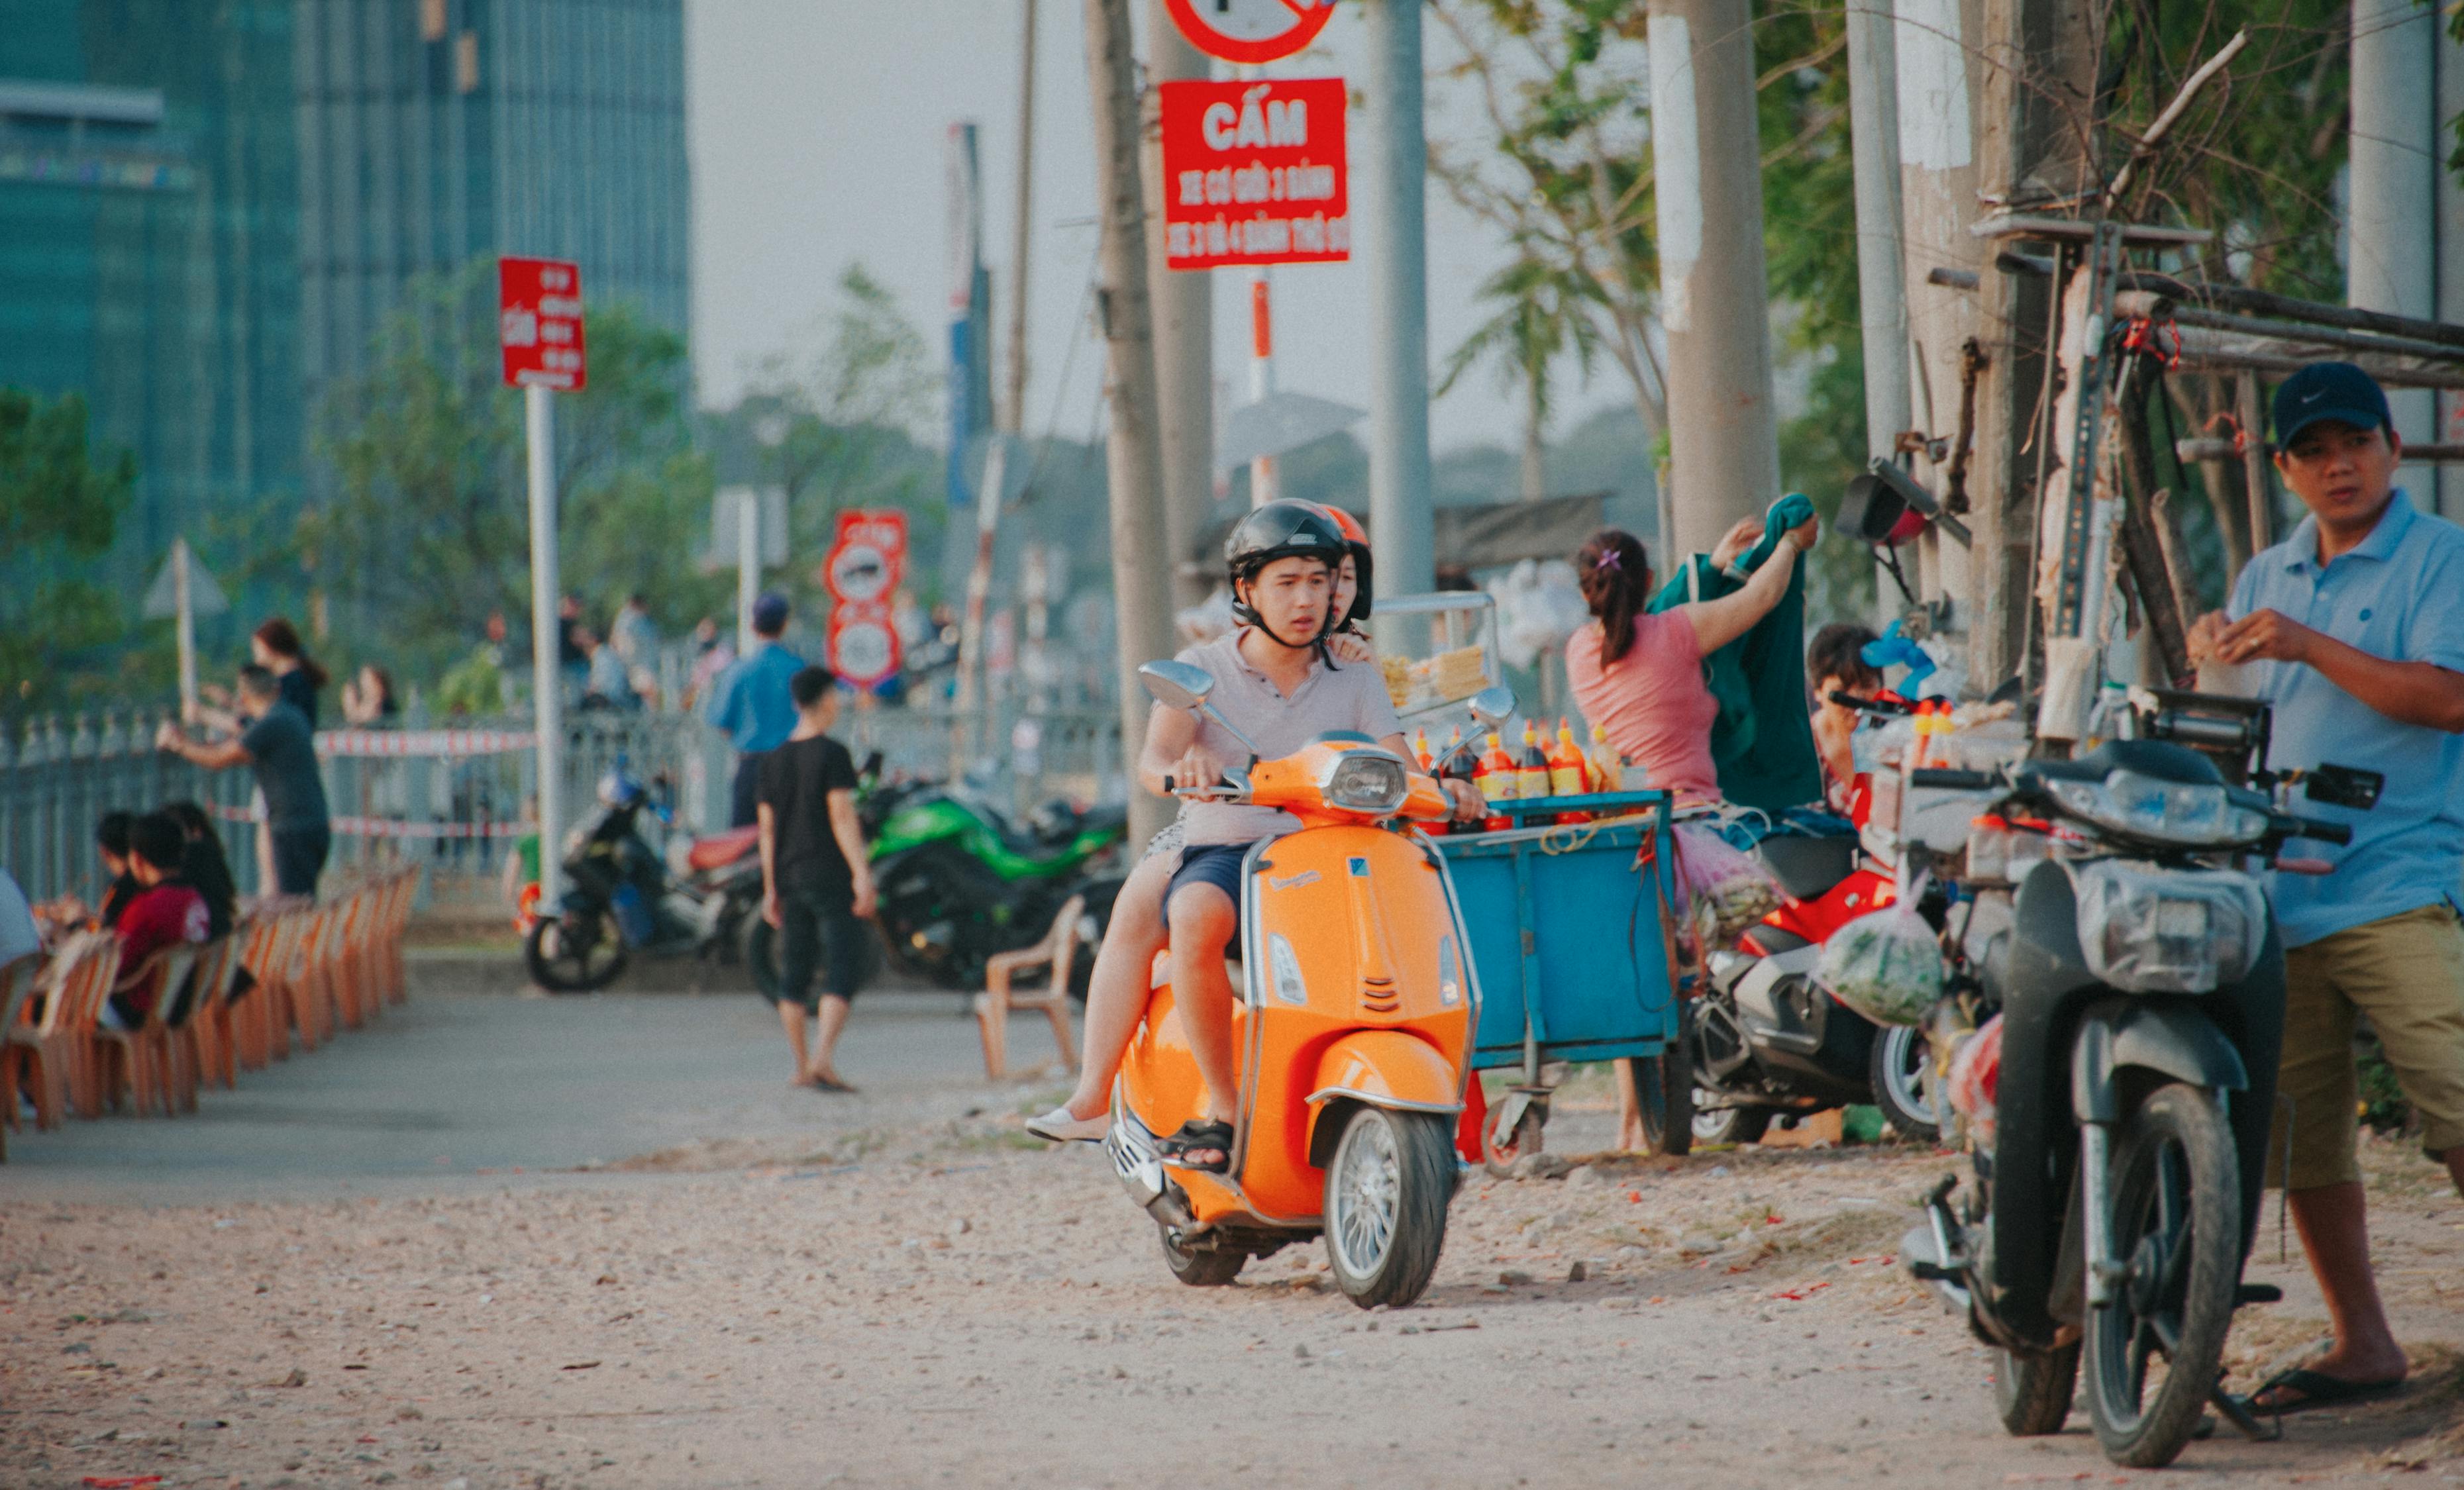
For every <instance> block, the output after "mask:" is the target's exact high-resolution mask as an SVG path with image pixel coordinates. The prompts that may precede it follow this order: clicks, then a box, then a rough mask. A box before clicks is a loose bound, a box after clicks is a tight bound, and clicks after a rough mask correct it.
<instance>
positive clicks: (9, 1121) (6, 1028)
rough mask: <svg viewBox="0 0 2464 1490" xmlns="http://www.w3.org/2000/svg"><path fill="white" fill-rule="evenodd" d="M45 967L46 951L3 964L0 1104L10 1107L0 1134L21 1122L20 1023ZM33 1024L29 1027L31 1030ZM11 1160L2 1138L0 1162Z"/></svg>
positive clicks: (0, 981)
mask: <svg viewBox="0 0 2464 1490" xmlns="http://www.w3.org/2000/svg"><path fill="white" fill-rule="evenodd" d="M42 970H43V954H42V953H39V952H30V953H26V954H25V955H24V956H22V957H19V958H17V959H16V960H15V961H13V962H11V963H10V964H9V965H8V966H6V967H0V1104H6V1105H7V1107H8V1110H7V1111H6V1112H0V1134H5V1133H7V1132H8V1130H9V1129H10V1128H15V1127H16V1126H17V1124H18V1121H19V1119H18V1117H17V1072H18V1067H19V1066H20V1065H21V1064H22V1063H24V1060H25V1058H24V1056H23V1055H22V1054H21V1053H20V1050H21V1047H20V1046H19V1045H18V1043H17V1040H16V1033H17V1026H18V1025H19V1024H20V1023H21V1022H22V1021H23V1019H24V1016H25V1013H26V1010H27V1008H28V1006H29V1005H30V1004H31V1003H32V1002H33V993H34V979H35V977H36V975H39V974H40V973H41V972H42ZM31 1032H32V1027H31V1026H29V1033H31ZM8 1162H9V1140H8V1139H7V1138H6V1137H0V1164H6V1163H8Z"/></svg>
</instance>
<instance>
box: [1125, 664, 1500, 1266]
mask: <svg viewBox="0 0 2464 1490" xmlns="http://www.w3.org/2000/svg"><path fill="white" fill-rule="evenodd" d="M1138 670H1139V675H1140V677H1141V678H1143V679H1144V680H1145V682H1146V686H1147V690H1148V691H1149V692H1151V693H1153V694H1154V695H1155V698H1156V699H1157V700H1159V701H1160V702H1162V703H1164V704H1165V705H1167V706H1168V707H1171V708H1176V709H1185V710H1190V711H1193V712H1208V713H1210V714H1213V711H1212V710H1210V709H1209V708H1208V706H1207V704H1206V697H1207V694H1208V692H1209V691H1210V690H1212V689H1213V687H1214V680H1213V679H1212V678H1210V677H1209V676H1208V675H1207V674H1206V672H1205V671H1204V670H1203V669H1201V668H1194V667H1190V666H1189V665H1187V664H1184V663H1164V662H1158V663H1149V664H1147V665H1146V666H1145V667H1143V668H1140V669H1138ZM1511 708H1512V703H1511V700H1510V699H1509V700H1507V708H1506V709H1504V710H1500V711H1498V712H1500V713H1501V714H1502V713H1504V712H1508V711H1510V710H1511ZM1213 716H1214V717H1215V718H1216V720H1217V722H1218V723H1222V724H1224V727H1225V728H1226V729H1230V728H1231V726H1230V725H1229V724H1228V723H1226V722H1225V721H1223V719H1222V717H1221V714H1213ZM1232 733H1233V734H1234V735H1235V737H1236V738H1237V737H1240V732H1239V731H1237V730H1234V731H1233V732H1232ZM1243 743H1244V744H1245V743H1246V741H1245V740H1244V741H1243ZM1254 755H1255V753H1254V749H1253V751H1252V761H1251V764H1250V765H1249V767H1248V768H1247V769H1246V770H1245V771H1237V772H1234V773H1232V774H1230V775H1229V776H1227V778H1225V780H1224V781H1223V782H1222V783H1221V784H1219V785H1201V784H1200V783H1195V782H1192V783H1182V785H1181V795H1183V796H1187V797H1200V796H1203V797H1209V798H1212V799H1214V800H1225V801H1240V802H1249V803H1254V804H1256V805H1259V806H1268V807H1279V808H1282V809H1284V810H1285V811H1287V812H1289V813H1291V814H1293V815H1294V816H1295V817H1297V818H1299V819H1300V822H1301V826H1300V827H1299V828H1298V829H1297V830H1295V831H1293V832H1290V833H1287V834H1285V835H1283V836H1281V837H1278V838H1272V839H1266V840H1263V841H1261V842H1260V843H1258V844H1255V845H1254V846H1252V847H1251V848H1250V849H1249V851H1248V854H1247V857H1246V858H1245V859H1244V860H1243V865H1242V884H1243V891H1242V902H1243V915H1242V930H1241V939H1240V942H1239V944H1238V945H1237V946H1236V947H1234V948H1232V949H1230V951H1231V952H1232V953H1233V955H1234V956H1235V957H1236V958H1237V959H1238V961H1239V963H1240V965H1241V969H1242V972H1241V975H1240V977H1239V979H1238V980H1237V983H1236V994H1237V997H1236V998H1235V1001H1234V1007H1233V1011H1232V1030H1233V1040H1234V1041H1235V1045H1236V1048H1237V1049H1238V1050H1239V1051H1240V1052H1241V1058H1240V1065H1241V1073H1240V1074H1241V1092H1242V1099H1241V1107H1240V1111H1239V1113H1238V1114H1237V1116H1236V1118H1235V1123H1234V1126H1235V1128H1236V1130H1237V1132H1238V1135H1239V1136H1238V1137H1237V1139H1236V1140H1235V1142H1234V1146H1233V1152H1232V1154H1231V1161H1232V1162H1231V1166H1230V1168H1229V1170H1228V1171H1227V1172H1224V1173H1221V1174H1215V1173H1208V1172H1200V1171H1197V1170H1190V1169H1178V1168H1174V1169H1168V1168H1166V1167H1165V1166H1164V1164H1163V1163H1162V1161H1161V1160H1160V1158H1158V1156H1157V1155H1156V1152H1155V1135H1157V1134H1159V1133H1171V1132H1174V1131H1175V1130H1177V1128H1179V1127H1180V1126H1181V1124H1182V1123H1184V1122H1185V1121H1187V1120H1188V1119H1190V1118H1192V1117H1193V1116H1195V1115H1196V1114H1197V1112H1198V1109H1199V1104H1200V1102H1201V1101H1202V1098H1203V1095H1204V1086H1203V1084H1202V1083H1201V1081H1200V1080H1199V1074H1198V1066H1197V1063H1196V1061H1195V1059H1194V1058H1193V1057H1192V1055H1191V1053H1190V1048H1189V1041H1188V1037H1187V1035H1186V1033H1185V1032H1184V1031H1183V1029H1182V1027H1181V1023H1180V1020H1179V1019H1178V1018H1177V1008H1176V1002H1175V990H1174V989H1173V987H1172V985H1171V983H1170V980H1169V973H1168V971H1167V970H1168V969H1169V967H1170V962H1169V960H1168V959H1169V953H1166V954H1165V955H1164V956H1161V957H1158V958H1157V960H1156V964H1155V967H1156V975H1155V984H1154V993H1153V994H1152V995H1151V996H1150V999H1149V1002H1148V1005H1147V1009H1146V1018H1145V1021H1144V1023H1143V1024H1142V1025H1141V1026H1140V1028H1139V1030H1138V1032H1137V1035H1136V1037H1135V1038H1134V1039H1133V1041H1132V1042H1131V1045H1130V1049H1129V1052H1128V1055H1127V1057H1126V1059H1125V1060H1124V1061H1123V1062H1122V1063H1121V1072H1120V1075H1119V1077H1118V1078H1117V1079H1116V1085H1115V1088H1114V1094H1113V1098H1112V1127H1111V1133H1110V1134H1109V1136H1108V1137H1107V1138H1106V1139H1105V1149H1106V1151H1107V1152H1108V1153H1109V1154H1110V1155H1111V1159H1112V1164H1113V1168H1114V1170H1115V1172H1117V1173H1118V1174H1119V1176H1120V1180H1121V1183H1122V1185H1123V1187H1124V1188H1126V1189H1127V1190H1128V1191H1129V1193H1130V1196H1131V1198H1132V1199H1133V1200H1134V1201H1136V1202H1137V1203H1138V1204H1139V1205H1140V1206H1141V1207H1143V1208H1144V1209H1145V1210H1146V1211H1147V1212H1148V1214H1149V1215H1151V1216H1154V1217H1155V1225H1156V1229H1157V1231H1158V1233H1159V1235H1160V1237H1161V1239H1162V1247H1163V1255H1164V1260H1165V1262H1166V1264H1167V1265H1168V1266H1169V1267H1170V1268H1171V1269H1172V1272H1173V1275H1174V1276H1175V1277H1177V1278H1178V1279H1179V1280H1180V1281H1181V1282H1184V1283H1189V1284H1192V1285H1196V1286H1208V1285H1219V1284H1223V1283H1228V1282H1231V1281H1232V1280H1233V1278H1234V1277H1235V1276H1236V1275H1238V1274H1239V1273H1240V1271H1241V1269H1242V1267H1243V1265H1244V1264H1245V1263H1246V1262H1247V1261H1248V1260H1249V1259H1250V1258H1252V1257H1265V1256H1268V1255H1270V1254H1272V1253H1274V1252H1277V1251H1279V1250H1281V1249H1282V1248H1284V1247H1285V1246H1287V1245H1289V1244H1290V1243H1292V1242H1294V1241H1299V1240H1305V1239H1307V1238H1310V1237H1313V1236H1316V1235H1319V1234H1321V1233H1323V1234H1324V1236H1325V1237H1326V1239H1327V1254H1328V1258H1329V1260H1330V1262H1331V1270H1332V1272H1333V1276H1334V1282H1335V1285H1336V1286H1337V1287H1339V1288H1341V1289H1342V1290H1343V1292H1344V1295H1345V1296H1346V1297H1347V1298H1349V1299H1351V1300H1352V1302H1353V1303H1354V1304H1358V1305H1360V1306H1361V1307H1363V1308H1371V1307H1375V1306H1376V1305H1379V1304H1390V1305H1395V1306H1400V1305H1402V1304H1409V1303H1411V1302H1412V1301H1413V1300H1415V1299H1417V1298H1419V1295H1420V1293H1421V1291H1422V1290H1423V1289H1425V1288H1426V1287H1427V1286H1428V1282H1429V1277H1430V1275H1431V1273H1432V1272H1434V1271H1435V1269H1436V1267H1437V1262H1438V1253H1439V1251H1440V1249H1441V1247H1442V1246H1443V1245H1444V1242H1445V1229H1446V1212H1447V1208H1448V1206H1449V1205H1450V1204H1451V1202H1452V1200H1453V1198H1454V1193H1455V1190H1456V1188H1457V1185H1458V1184H1459V1182H1460V1176H1461V1169H1460V1167H1459V1165H1458V1161H1457V1157H1456V1151H1455V1128H1456V1124H1457V1119H1458V1115H1459V1114H1460V1113H1461V1111H1462V1110H1463V1093H1464V1086H1465V1083H1466V1081H1467V1080H1468V1076H1469V1066H1468V1060H1469V1056H1470V1041H1471V1033H1472V1030H1473V1028H1474V1027H1475V1025H1476V1022H1477V1019H1478V1008H1479V990H1478V987H1477V984H1476V982H1475V979H1474V977H1473V973H1472V968H1471V966H1470V963H1469V960H1468V958H1467V957H1466V955H1465V952H1464V949H1466V948H1468V947H1469V945H1470V940H1469V938H1468V937H1467V936H1466V935H1465V933H1464V931H1463V924H1462V921H1461V919H1460V917H1459V915H1458V913H1457V911H1456V909H1455V908H1456V902H1455V896H1454V890H1453V886H1452V882H1451V880H1450V879H1449V878H1448V875H1447V872H1446V866H1445V861H1444V859H1443V858H1442V857H1441V855H1439V854H1438V853H1437V852H1436V851H1435V850H1434V849H1433V848H1432V847H1431V845H1430V844H1429V843H1428V841H1427V840H1426V839H1425V838H1424V837H1422V836H1421V835H1419V833H1417V832H1414V831H1412V830H1411V829H1410V827H1409V823H1410V822H1412V821H1414V820H1420V821H1428V820H1435V819H1440V818H1443V817H1444V816H1446V813H1447V802H1446V798H1445V793H1444V791H1443V790H1442V788H1441V787H1440V785H1439V784H1438V783H1437V782H1436V781H1435V780H1432V779H1431V778H1428V777H1425V776H1421V775H1419V774H1418V773H1416V772H1414V771H1412V770H1411V768H1410V766H1409V765H1408V764H1407V763H1406V762H1405V761H1404V760H1402V759H1401V758H1399V757H1398V756H1395V755H1393V754H1390V753H1389V752H1387V751H1385V750H1383V749H1381V748H1379V747H1378V745H1377V744H1376V743H1375V741H1373V740H1371V739H1369V738H1368V737H1367V736H1366V735H1360V734H1351V733H1349V732H1330V733H1328V734H1321V735H1319V736H1317V737H1316V738H1315V739H1314V740H1312V741H1310V742H1309V744H1307V745H1305V746H1303V747H1302V748H1301V749H1300V750H1299V751H1298V752H1296V753H1295V754H1293V755H1292V756H1287V757H1286V758H1284V759H1281V760H1267V761H1260V760H1256V759H1255V758H1254Z"/></svg>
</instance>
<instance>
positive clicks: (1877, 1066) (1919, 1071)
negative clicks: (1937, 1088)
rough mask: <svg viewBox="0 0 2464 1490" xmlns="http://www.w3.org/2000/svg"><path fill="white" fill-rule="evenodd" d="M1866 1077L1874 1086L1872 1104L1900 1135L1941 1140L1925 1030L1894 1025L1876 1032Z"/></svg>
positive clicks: (1928, 1043) (1930, 1050) (1920, 1139)
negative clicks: (1879, 1109)
mask: <svg viewBox="0 0 2464 1490" xmlns="http://www.w3.org/2000/svg"><path fill="white" fill-rule="evenodd" d="M1866 1076H1867V1079H1868V1080H1869V1081H1870V1082H1871V1083H1872V1085H1873V1087H1874V1106H1876V1107H1880V1108H1881V1109H1882V1116H1883V1117H1884V1118H1885V1119H1887V1120H1889V1122H1890V1125H1891V1128H1893V1130H1895V1131H1896V1132H1898V1133H1899V1135H1900V1136H1901V1137H1902V1138H1907V1139H1913V1140H1914V1141H1916V1142H1918V1143H1925V1144H1930V1143H1938V1142H1940V1141H1941V1137H1942V1126H1941V1124H1940V1122H1939V1121H1937V1120H1936V1118H1935V1116H1934V1096H1935V1092H1934V1085H1935V1083H1934V1078H1933V1044H1932V1042H1931V1041H1928V1040H1926V1039H1925V1031H1924V1030H1922V1029H1913V1028H1910V1027H1908V1026H1906V1025H1900V1024H1894V1025H1890V1026H1887V1027H1885V1028H1884V1029H1882V1030H1881V1031H1880V1032H1879V1033H1877V1034H1876V1035H1875V1036H1874V1054H1873V1058H1872V1060H1871V1061H1870V1062H1869V1063H1868V1070H1867V1072H1866Z"/></svg>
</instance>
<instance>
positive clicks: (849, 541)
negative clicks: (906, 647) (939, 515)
mask: <svg viewBox="0 0 2464 1490" xmlns="http://www.w3.org/2000/svg"><path fill="white" fill-rule="evenodd" d="M906 568H907V515H906V514H905V513H903V512H900V511H898V510H897V509H895V508H879V509H872V510H856V511H850V512H843V513H841V514H839V521H838V535H837V537H836V538H835V539H834V540H833V541H832V542H831V544H830V553H829V557H828V558H827V559H824V560H822V582H823V583H824V584H825V585H826V586H827V587H828V589H829V592H830V598H831V599H832V600H833V601H835V602H837V603H836V604H834V605H832V606H831V607H830V627H829V644H828V645H829V665H830V671H832V672H834V673H836V674H838V676H839V677H840V678H841V679H843V680H845V681H846V682H848V683H851V684H854V685H855V686H856V687H858V688H871V687H873V686H874V685H875V684H878V683H881V682H884V681H886V680H887V679H888V678H889V677H890V676H891V674H892V673H895V672H896V671H897V670H898V667H899V663H900V660H901V659H900V655H899V646H898V627H897V626H896V625H894V624H891V615H890V600H891V596H892V595H894V594H896V593H897V590H898V581H899V578H900V576H901V575H902V574H904V573H905V571H906Z"/></svg>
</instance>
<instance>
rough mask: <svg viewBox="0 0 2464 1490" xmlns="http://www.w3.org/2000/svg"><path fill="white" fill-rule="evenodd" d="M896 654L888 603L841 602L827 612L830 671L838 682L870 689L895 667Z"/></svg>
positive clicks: (896, 649) (894, 628)
mask: <svg viewBox="0 0 2464 1490" xmlns="http://www.w3.org/2000/svg"><path fill="white" fill-rule="evenodd" d="M898 653H899V647H898V628H897V627H896V626H895V625H892V624H891V619H890V610H889V607H888V606H885V605H878V604H870V605H868V604H863V603H857V604H851V605H848V604H843V605H839V606H837V607H836V608H834V609H833V610H832V611H831V612H830V631H829V654H830V671H832V672H834V673H836V674H838V676H839V679H840V681H841V682H845V683H850V684H853V685H854V686H855V687H857V688H870V687H872V686H873V685H874V684H876V683H880V682H882V681H883V680H885V679H887V678H888V677H889V676H890V675H891V673H893V672H896V671H897V670H898V664H899V660H900V659H899V655H898Z"/></svg>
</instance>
